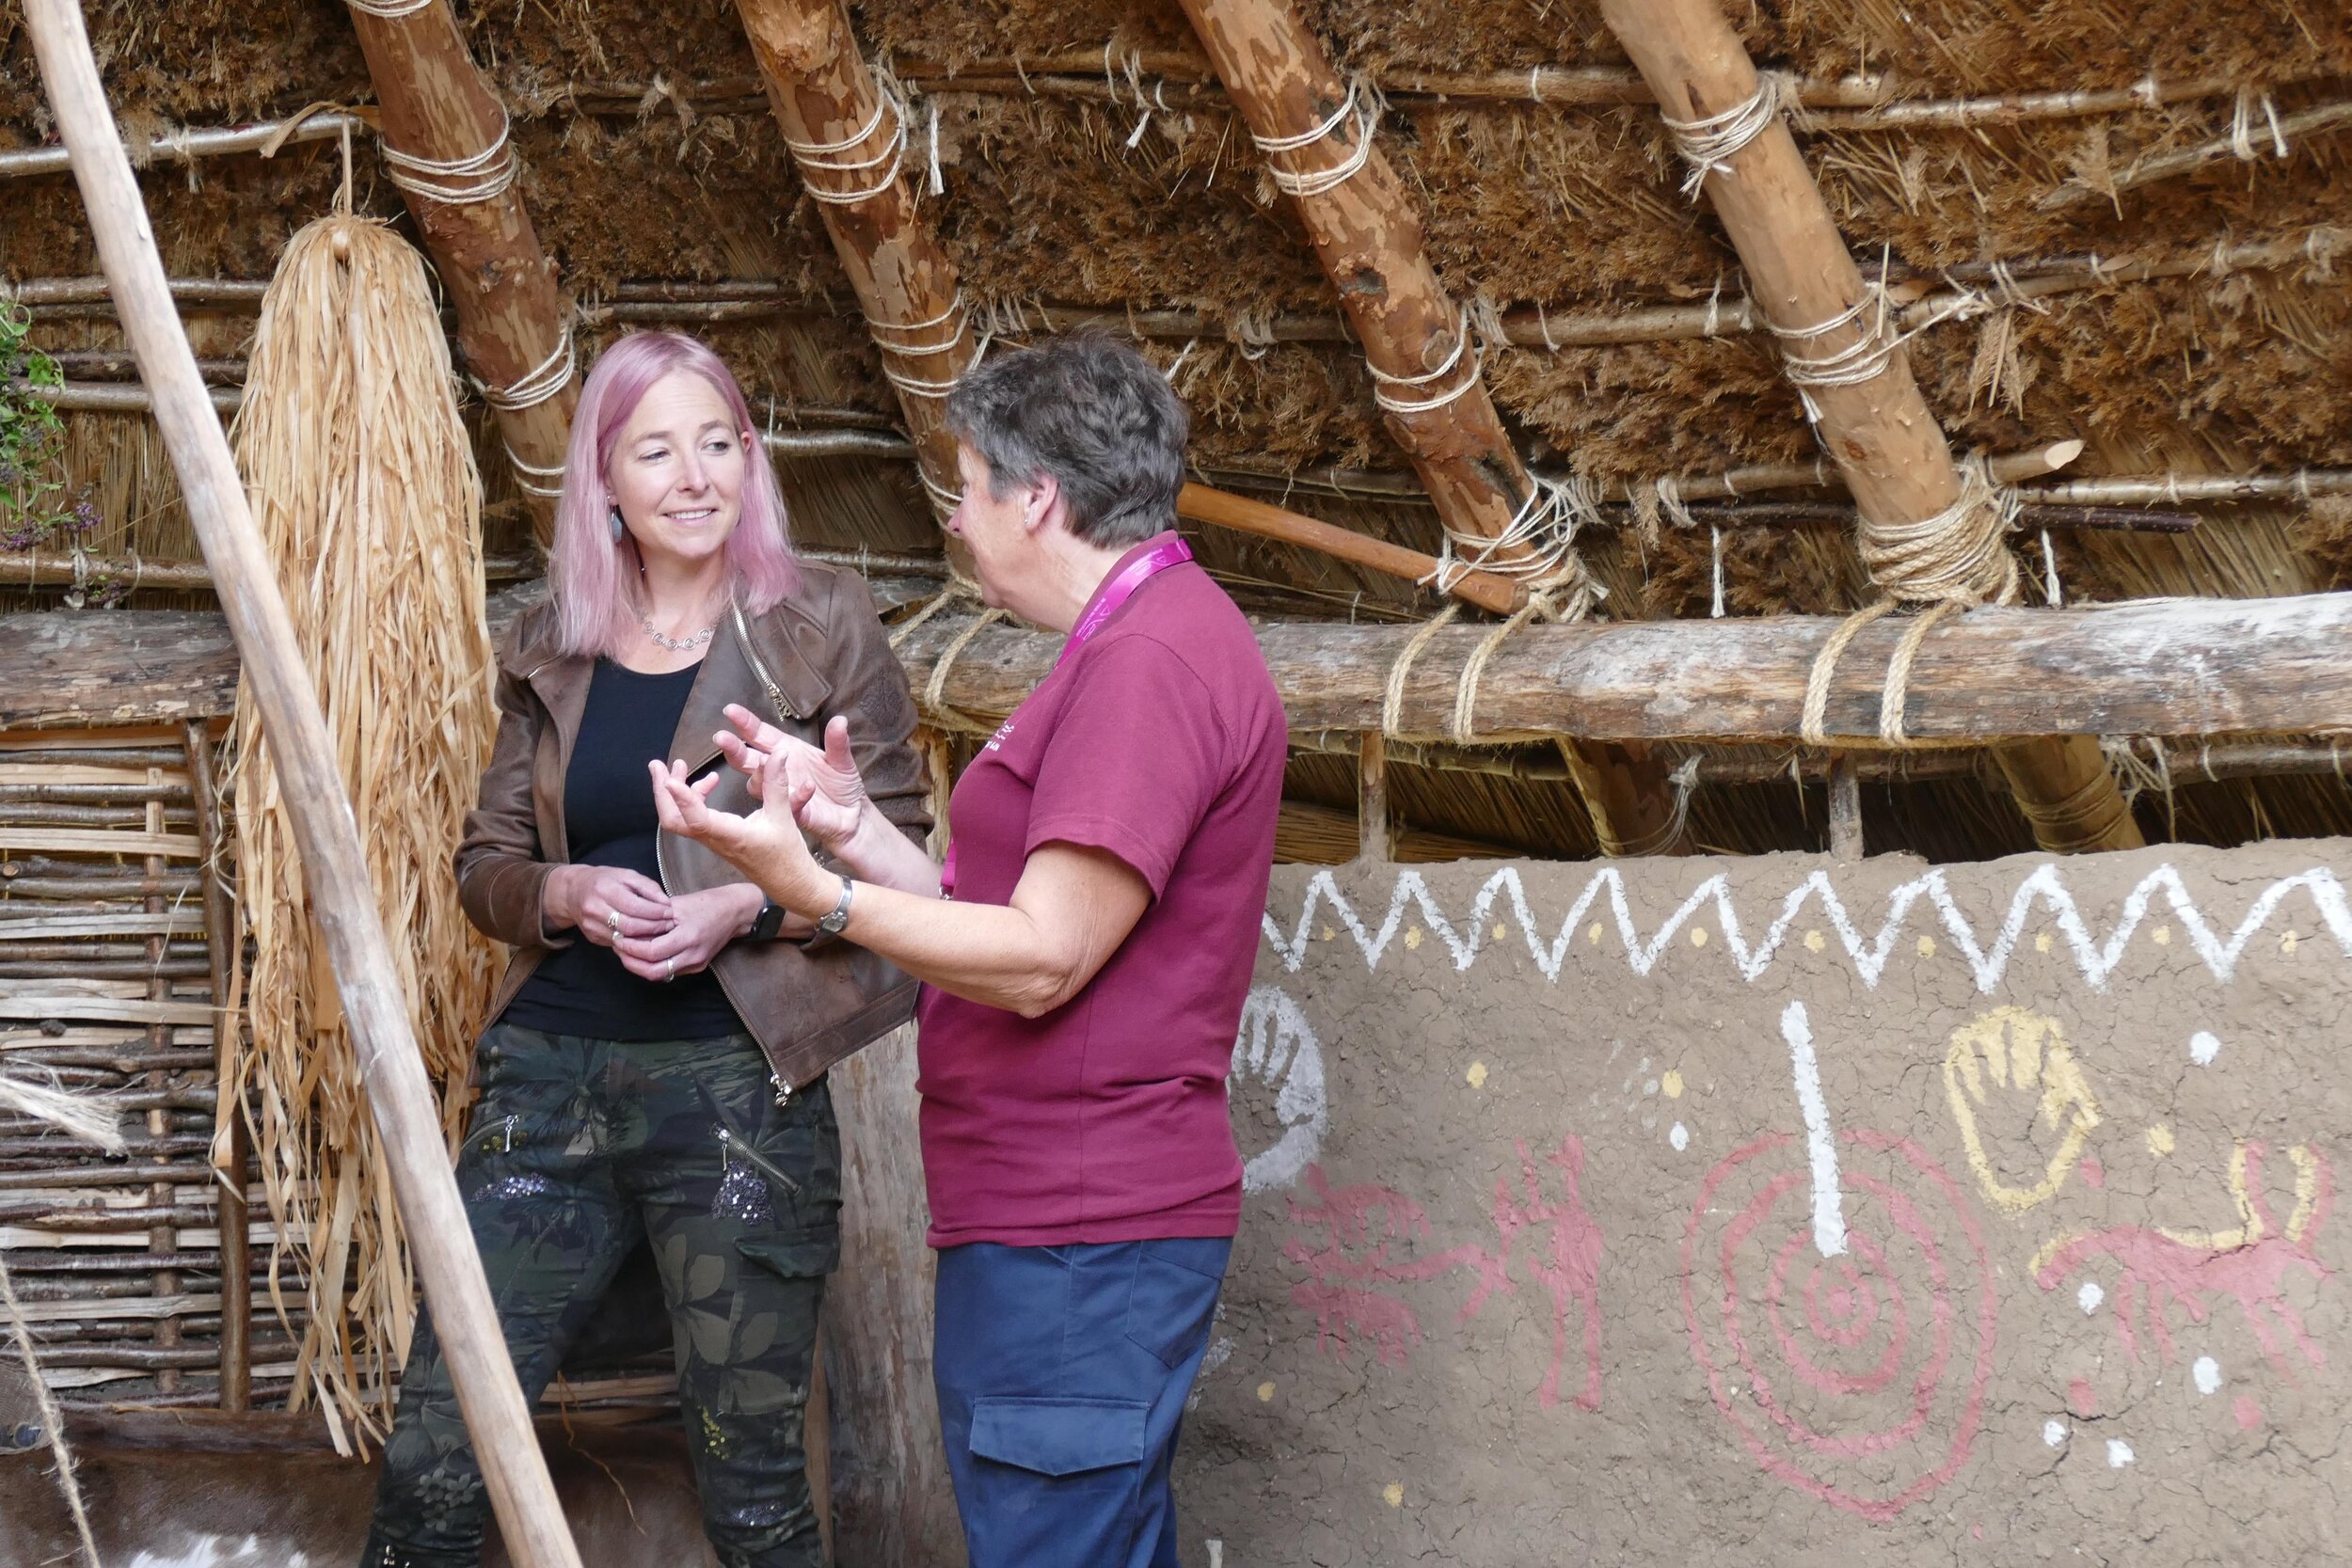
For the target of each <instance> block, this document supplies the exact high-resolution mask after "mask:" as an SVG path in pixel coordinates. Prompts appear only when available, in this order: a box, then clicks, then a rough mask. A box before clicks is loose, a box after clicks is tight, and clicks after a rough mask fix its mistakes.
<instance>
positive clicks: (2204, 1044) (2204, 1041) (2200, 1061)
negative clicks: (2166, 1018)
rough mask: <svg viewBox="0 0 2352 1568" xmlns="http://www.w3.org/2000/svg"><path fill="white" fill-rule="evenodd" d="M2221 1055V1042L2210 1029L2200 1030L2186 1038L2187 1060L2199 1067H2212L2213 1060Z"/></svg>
mask: <svg viewBox="0 0 2352 1568" xmlns="http://www.w3.org/2000/svg"><path fill="white" fill-rule="evenodd" d="M2220 1054H2221V1042H2220V1041H2219V1040H2217V1039H2216V1038H2215V1037H2214V1034H2213V1031H2212V1030H2210V1029H2200V1030H2198V1031H2197V1033H2195V1034H2193V1035H2191V1036H2189V1037H2188V1059H2189V1060H2190V1061H2192V1062H2195V1063H2196V1064H2197V1065H2198V1066H2199V1067H2211V1066H2213V1059H2214V1058H2215V1057H2216V1056H2218V1055H2220Z"/></svg>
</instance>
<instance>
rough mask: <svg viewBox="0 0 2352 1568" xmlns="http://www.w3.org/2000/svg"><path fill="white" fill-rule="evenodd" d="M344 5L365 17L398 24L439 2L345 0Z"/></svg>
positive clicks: (428, 0)
mask: <svg viewBox="0 0 2352 1568" xmlns="http://www.w3.org/2000/svg"><path fill="white" fill-rule="evenodd" d="M343 4H345V5H347V6H349V7H350V8H352V9H353V10H355V11H358V12H359V13H360V14H361V15H363V16H373V17H375V18H376V19H378V20H379V21H383V22H398V21H400V20H401V19H402V18H403V17H410V16H414V15H416V14H417V13H418V12H419V11H424V10H430V9H432V8H434V7H435V6H436V5H437V4H439V0H343Z"/></svg>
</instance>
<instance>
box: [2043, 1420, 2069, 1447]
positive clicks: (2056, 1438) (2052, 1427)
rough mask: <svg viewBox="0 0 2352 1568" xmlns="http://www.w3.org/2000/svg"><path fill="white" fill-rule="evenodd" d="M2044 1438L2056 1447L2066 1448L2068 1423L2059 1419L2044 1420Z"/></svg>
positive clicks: (2044, 1440)
mask: <svg viewBox="0 0 2352 1568" xmlns="http://www.w3.org/2000/svg"><path fill="white" fill-rule="evenodd" d="M2042 1441H2043V1442H2044V1443H2047V1444H2049V1445H2050V1447H2052V1448H2054V1449H2062V1448H2064V1447H2065V1446H2066V1423H2065V1422H2064V1421H2059V1420H2048V1421H2044V1422H2042Z"/></svg>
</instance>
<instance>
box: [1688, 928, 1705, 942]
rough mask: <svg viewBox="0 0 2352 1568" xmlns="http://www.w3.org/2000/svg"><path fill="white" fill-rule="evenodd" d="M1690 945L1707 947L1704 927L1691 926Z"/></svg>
mask: <svg viewBox="0 0 2352 1568" xmlns="http://www.w3.org/2000/svg"><path fill="white" fill-rule="evenodd" d="M1691 945H1692V946H1693V947H1704V946H1706V945H1707V927H1704V926H1693V927H1691Z"/></svg>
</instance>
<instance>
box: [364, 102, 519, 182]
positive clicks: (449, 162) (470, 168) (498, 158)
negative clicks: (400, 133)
mask: <svg viewBox="0 0 2352 1568" xmlns="http://www.w3.org/2000/svg"><path fill="white" fill-rule="evenodd" d="M513 132H514V122H513V121H512V120H511V119H508V118H507V114H506V111H505V110H504V109H502V108H501V110H500V111H499V134H498V135H496V136H494V137H492V138H491V141H490V145H489V146H487V147H485V148H484V149H483V150H481V151H479V152H469V153H468V154H467V155H465V156H464V157H462V158H428V157H425V156H423V155H422V154H421V153H415V152H404V151H402V150H400V149H399V148H397V147H394V146H393V145H392V144H391V143H390V142H389V141H379V142H378V143H377V148H378V150H380V151H381V152H382V153H383V155H384V172H385V173H386V174H387V175H389V177H390V179H391V182H392V183H393V184H394V185H396V186H398V187H399V188H400V189H401V190H403V191H405V192H406V193H407V194H408V195H410V196H413V197H418V198H422V199H424V200H426V201H437V202H439V203H440V204H441V205H442V206H444V207H468V206H471V205H473V204H474V203H476V202H482V201H489V200H493V199H495V198H498V197H501V196H503V195H505V194H506V192H507V191H508V190H509V189H510V188H512V186H513V185H514V183H515V176H516V172H517V171H518V168H519V166H518V165H517V164H516V160H515V147H514V142H513Z"/></svg>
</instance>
